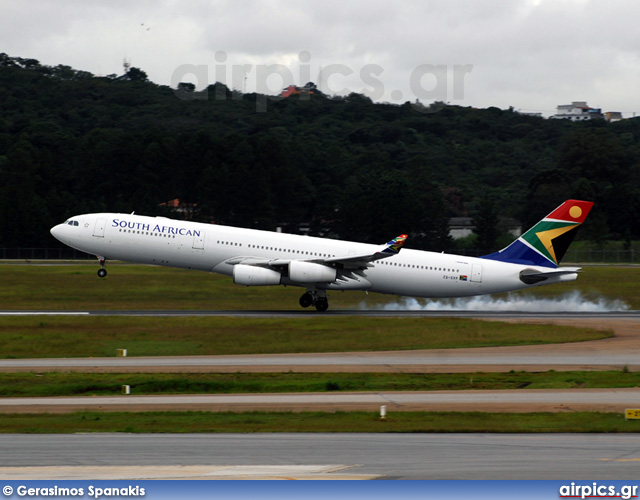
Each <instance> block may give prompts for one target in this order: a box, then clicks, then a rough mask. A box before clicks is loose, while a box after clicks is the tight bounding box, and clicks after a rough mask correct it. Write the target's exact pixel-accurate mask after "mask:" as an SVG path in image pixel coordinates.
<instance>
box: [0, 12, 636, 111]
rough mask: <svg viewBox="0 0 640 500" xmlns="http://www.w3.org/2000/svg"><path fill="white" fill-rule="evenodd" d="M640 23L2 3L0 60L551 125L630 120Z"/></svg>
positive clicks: (518, 15)
mask: <svg viewBox="0 0 640 500" xmlns="http://www.w3.org/2000/svg"><path fill="white" fill-rule="evenodd" d="M639 20H640V2H638V1H637V0H401V1H395V2H393V1H388V0H387V1H381V0H339V1H338V0H322V1H318V0H314V1H309V0H297V1H292V0H287V1H285V0H268V1H267V0H235V1H232V0H0V52H6V53H7V54H9V55H10V56H18V57H29V58H34V59H38V60H39V61H40V62H41V63H43V64H47V65H57V64H65V65H69V66H72V67H74V68H76V69H81V70H86V71H90V72H91V73H94V74H96V75H106V74H112V73H116V74H121V73H122V72H123V69H122V62H123V59H124V58H125V57H126V58H128V59H130V60H131V63H132V65H133V66H135V67H139V68H141V69H142V70H144V71H145V72H146V73H147V74H148V76H149V78H150V79H151V80H152V81H154V82H156V83H159V84H166V85H172V86H175V83H177V82H178V81H192V82H194V83H197V84H198V86H199V87H202V86H205V85H207V84H212V83H214V82H215V81H216V80H218V79H220V77H224V78H226V82H227V84H228V85H229V86H231V87H235V88H237V89H239V90H245V91H247V92H251V91H254V90H258V91H261V92H265V93H270V94H276V93H278V92H279V90H280V89H281V88H282V87H283V86H285V85H288V84H290V83H295V84H304V83H306V82H307V81H309V80H311V81H314V82H316V83H320V86H321V89H322V90H323V91H325V92H327V93H328V94H344V93H348V92H350V91H353V92H359V93H368V94H370V95H372V96H373V97H374V98H375V99H376V100H380V101H388V102H395V103H402V102H404V101H407V100H410V101H415V99H416V98H420V100H421V101H422V102H423V103H425V104H428V103H429V102H431V101H433V100H442V101H447V102H451V103H454V104H460V105H463V106H476V107H488V106H497V107H500V108H507V107H509V106H513V107H514V108H516V109H519V110H523V111H539V112H543V113H544V114H545V115H549V114H552V113H554V112H555V108H556V106H557V105H558V104H569V103H571V101H587V102H588V103H589V105H591V106H593V107H601V108H602V109H603V111H622V112H624V113H625V116H631V115H632V113H634V112H635V113H638V114H639V115H640V93H639V92H638V88H639V87H640V85H639V84H640V29H638V23H639V22H640V21H639ZM301 53H302V55H300V54H301ZM216 54H217V58H216ZM301 59H302V60H303V63H301V62H300V60H301ZM276 64H281V65H283V66H282V67H281V68H280V70H279V74H274V73H276V72H275V67H274V66H273V65H276ZM186 65H193V66H191V67H190V66H186ZM240 65H248V66H247V70H248V72H247V77H246V79H244V78H243V75H244V73H242V72H241V71H239V69H238V68H239V67H240ZM426 65H431V66H426ZM195 66H200V68H199V69H198V72H199V73H198V75H199V76H194V75H193V74H187V73H189V72H190V70H193V69H194V68H195ZM234 66H236V68H235V69H234ZM436 67H438V69H436ZM321 68H322V69H323V72H324V78H319V75H318V74H319V70H320V69H321ZM234 74H235V75H236V77H235V81H233V75H234Z"/></svg>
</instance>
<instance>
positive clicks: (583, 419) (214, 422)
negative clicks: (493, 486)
mask: <svg viewBox="0 0 640 500" xmlns="http://www.w3.org/2000/svg"><path fill="white" fill-rule="evenodd" d="M639 431H640V421H639V420H629V421H625V418H624V415H622V414H617V413H596V412H576V413H520V414H518V413H476V412H468V413H463V412H392V413H390V414H389V415H388V416H387V418H386V419H385V420H381V419H380V417H379V415H377V414H376V413H372V412H348V413H347V412H337V413H323V412H305V413H289V412H284V413H276V412H269V413H266V412H250V413H211V412H149V413H97V412H81V413H72V414H64V415H58V414H11V415H0V432H1V433H28V434H42V433H76V432H130V433H246V432H397V433H406V432H440V433H443V432H490V433H515V432H517V433H521V432H524V433H539V432H540V433H541V432H545V433H548V432H580V433H584V432H639Z"/></svg>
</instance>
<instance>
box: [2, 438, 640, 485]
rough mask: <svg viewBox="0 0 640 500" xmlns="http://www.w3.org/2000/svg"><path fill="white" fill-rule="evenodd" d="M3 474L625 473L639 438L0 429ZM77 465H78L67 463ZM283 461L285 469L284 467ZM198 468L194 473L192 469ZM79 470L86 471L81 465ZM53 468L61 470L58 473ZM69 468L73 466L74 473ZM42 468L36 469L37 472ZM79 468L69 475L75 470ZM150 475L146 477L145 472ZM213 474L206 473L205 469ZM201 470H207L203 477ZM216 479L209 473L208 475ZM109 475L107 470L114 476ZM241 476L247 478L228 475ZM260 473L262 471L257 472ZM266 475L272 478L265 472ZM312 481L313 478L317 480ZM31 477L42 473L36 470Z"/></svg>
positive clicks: (574, 476)
mask: <svg viewBox="0 0 640 500" xmlns="http://www.w3.org/2000/svg"><path fill="white" fill-rule="evenodd" d="M0 450H3V451H5V453H2V457H3V458H0V474H2V476H3V477H5V478H13V477H15V478H19V477H24V475H25V474H29V472H32V473H33V471H34V470H33V468H34V467H47V468H48V473H47V476H46V477H47V478H55V477H58V478H59V477H60V474H62V473H65V474H67V475H66V476H65V477H64V478H68V479H74V478H77V477H86V475H87V474H89V475H91V476H92V477H104V476H103V474H107V473H109V472H111V473H114V470H113V469H112V468H115V467H117V470H118V471H120V474H121V476H120V477H123V478H126V477H131V475H135V476H136V477H138V478H145V477H149V476H148V474H150V471H152V470H153V469H152V468H150V467H149V466H154V467H155V468H156V470H157V472H158V473H162V472H164V473H165V474H166V477H178V478H193V474H194V473H198V474H201V475H202V477H200V478H201V479H213V478H215V474H218V475H220V474H221V468H223V467H229V471H231V469H232V467H230V466H234V467H235V468H236V470H235V472H238V471H240V472H243V471H244V472H245V474H246V473H247V471H253V474H254V477H256V475H257V474H259V473H260V472H263V473H264V472H265V470H266V469H262V470H260V468H262V467H271V470H272V471H274V470H275V471H276V475H275V477H277V478H279V479H284V478H296V476H295V475H294V476H290V477H287V476H286V474H287V473H291V474H295V473H296V467H298V469H297V473H301V472H304V471H305V469H304V468H303V467H300V466H306V467H307V468H306V471H307V472H308V471H316V473H317V472H320V471H323V474H324V477H325V478H330V479H339V478H341V476H343V475H345V474H349V475H357V476H360V477H357V478H360V479H363V478H374V477H381V478H384V479H561V480H566V479H571V480H578V479H583V480H593V479H594V478H597V479H629V478H633V477H636V476H637V472H638V463H639V462H640V436H638V435H633V434H625V435H615V434H613V435H612V434H542V435H540V434H535V435H534V434H153V435H150V434H147V435H139V434H122V433H118V434H74V435H0ZM73 466H76V467H73ZM289 467H290V468H289ZM195 468H197V469H196V470H194V469H195ZM83 469H84V470H83ZM56 470H57V471H58V472H57V473H58V475H57V476H56ZM74 471H75V472H74ZM40 473H42V470H40ZM74 473H75V474H76V476H74V475H73V474H74ZM145 474H147V476H145ZM209 474H210V475H209ZM207 475H209V476H208V477H207ZM212 475H213V476H214V477H211V476H212ZM111 477H113V476H111ZM235 477H236V478H237V477H243V478H246V475H245V476H235ZM258 477H259V476H258ZM272 477H273V476H272ZM316 478H318V477H316ZM38 479H45V477H43V476H42V475H40V476H38Z"/></svg>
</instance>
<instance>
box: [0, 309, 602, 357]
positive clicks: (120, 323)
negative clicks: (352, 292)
mask: <svg viewBox="0 0 640 500" xmlns="http://www.w3.org/2000/svg"><path fill="white" fill-rule="evenodd" d="M611 335H612V333H611V332H603V331H598V330H594V329H590V328H578V327H566V326H557V325H543V326H540V325H528V324H510V323H500V322H487V321H476V320H471V319H460V318H405V319H402V320H398V319H397V318H369V317H365V318H361V317H330V316H325V317H316V316H310V317H308V318H264V319H259V318H236V317H215V316H209V317H193V316H191V317H186V318H182V317H169V318H164V317H162V318H159V317H144V318H141V317H122V316H115V317H110V316H102V317H96V316H80V317H61V316H54V317H46V318H40V317H2V318H0V357H3V358H55V357H89V356H97V357H104V356H115V355H116V351H117V350H118V349H127V351H128V355H129V356H186V355H216V354H217V355H220V354H262V353H265V354H277V353H302V352H305V353H317V352H351V351H380V350H407V349H444V348H462V347H487V346H502V345H535V344H548V343H565V342H580V341H584V340H597V339H603V338H607V337H610V336H611Z"/></svg>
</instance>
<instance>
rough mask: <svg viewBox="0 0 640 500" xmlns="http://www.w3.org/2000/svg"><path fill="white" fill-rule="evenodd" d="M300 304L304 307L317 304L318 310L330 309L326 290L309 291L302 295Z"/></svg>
mask: <svg viewBox="0 0 640 500" xmlns="http://www.w3.org/2000/svg"><path fill="white" fill-rule="evenodd" d="M300 305H301V306H302V307H304V308H307V307H309V306H315V308H316V310H317V311H318V312H325V311H326V310H327V309H329V301H328V300H327V292H326V291H325V290H311V291H307V292H306V293H304V294H303V295H302V297H300Z"/></svg>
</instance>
